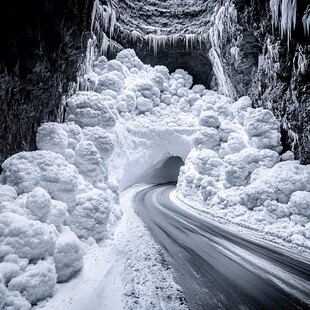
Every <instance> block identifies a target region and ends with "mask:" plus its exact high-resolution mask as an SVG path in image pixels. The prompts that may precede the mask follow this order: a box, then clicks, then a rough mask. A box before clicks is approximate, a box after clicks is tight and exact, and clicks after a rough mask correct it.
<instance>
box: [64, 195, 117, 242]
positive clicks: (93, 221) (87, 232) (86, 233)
mask: <svg viewBox="0 0 310 310" xmlns="http://www.w3.org/2000/svg"><path fill="white" fill-rule="evenodd" d="M77 198H78V201H77V205H76V206H75V208H74V209H73V210H72V211H70V212H69V213H70V216H69V218H68V219H67V221H66V223H67V224H68V225H69V226H70V228H71V229H72V231H74V232H75V233H76V234H77V236H79V237H82V238H85V239H87V238H89V237H92V238H94V239H95V240H99V239H101V238H102V237H104V235H105V233H106V225H107V223H108V219H109V214H110V211H111V207H112V202H111V198H110V197H109V195H108V193H107V192H105V191H102V190H99V189H93V190H91V191H88V192H86V193H81V194H79V195H78V197H77Z"/></svg>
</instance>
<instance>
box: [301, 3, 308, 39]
mask: <svg viewBox="0 0 310 310" xmlns="http://www.w3.org/2000/svg"><path fill="white" fill-rule="evenodd" d="M302 24H303V26H304V33H305V36H308V37H309V36H310V5H308V6H307V9H306V11H305V13H304V16H303V18H302Z"/></svg>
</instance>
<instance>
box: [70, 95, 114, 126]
mask: <svg viewBox="0 0 310 310" xmlns="http://www.w3.org/2000/svg"><path fill="white" fill-rule="evenodd" d="M67 106H68V109H67V112H66V120H67V121H68V122H70V121H72V122H74V123H76V124H77V125H79V126H80V127H82V128H83V127H94V126H99V127H102V128H107V129H109V128H112V127H114V126H115V122H116V119H115V116H114V114H113V113H112V112H111V110H110V108H109V107H108V105H107V104H106V102H105V100H104V98H103V97H102V96H101V95H100V94H97V93H95V92H93V91H80V92H77V93H75V94H74V95H73V96H71V97H70V98H69V99H68V100H67Z"/></svg>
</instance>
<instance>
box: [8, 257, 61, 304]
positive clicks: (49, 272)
mask: <svg viewBox="0 0 310 310" xmlns="http://www.w3.org/2000/svg"><path fill="white" fill-rule="evenodd" d="M56 277H57V275H56V270H55V264H54V261H53V260H51V259H48V260H44V261H43V260H40V261H38V262H37V263H36V264H35V265H32V264H31V265H29V266H28V267H27V268H26V270H25V272H24V273H22V274H21V275H19V276H18V277H16V278H13V279H12V280H11V281H10V282H9V284H8V289H9V290H10V291H19V292H20V293H21V295H22V296H24V297H25V298H26V299H27V300H28V301H29V302H30V303H32V304H34V303H36V302H38V301H40V300H43V299H45V298H47V297H52V296H53V295H54V294H55V288H56Z"/></svg>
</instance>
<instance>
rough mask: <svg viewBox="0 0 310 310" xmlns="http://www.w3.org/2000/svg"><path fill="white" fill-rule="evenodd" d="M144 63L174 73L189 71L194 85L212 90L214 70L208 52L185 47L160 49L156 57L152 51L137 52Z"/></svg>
mask: <svg viewBox="0 0 310 310" xmlns="http://www.w3.org/2000/svg"><path fill="white" fill-rule="evenodd" d="M136 53H137V55H138V57H139V58H140V59H141V60H142V62H143V63H145V64H149V65H151V66H153V67H154V66H156V65H164V66H166V67H167V68H168V69H169V72H170V73H173V72H174V71H175V70H177V69H183V70H185V71H187V72H188V73H189V74H190V75H191V76H192V77H193V84H202V85H204V86H205V87H206V88H207V89H210V88H211V81H212V77H213V68H212V64H211V61H210V59H209V56H208V50H200V49H197V50H196V49H194V50H186V49H185V47H183V46H182V47H169V48H167V49H165V50H162V49H160V50H159V51H158V52H157V54H156V55H154V52H153V51H152V50H149V51H139V50H136Z"/></svg>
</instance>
